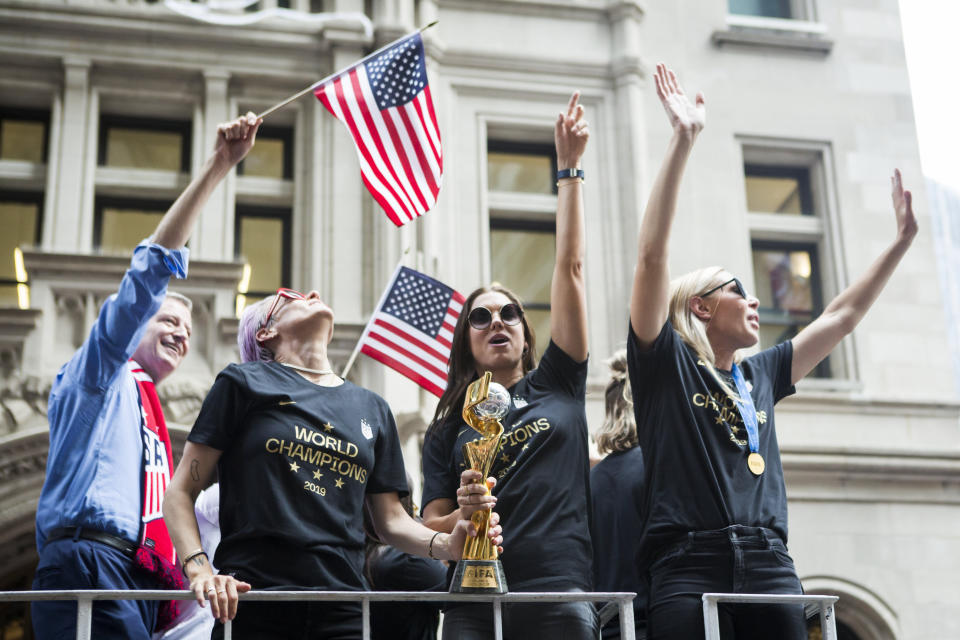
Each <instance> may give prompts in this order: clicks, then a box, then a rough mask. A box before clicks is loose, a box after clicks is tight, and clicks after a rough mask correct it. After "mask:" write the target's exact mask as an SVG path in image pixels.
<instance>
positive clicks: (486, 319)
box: [467, 302, 523, 330]
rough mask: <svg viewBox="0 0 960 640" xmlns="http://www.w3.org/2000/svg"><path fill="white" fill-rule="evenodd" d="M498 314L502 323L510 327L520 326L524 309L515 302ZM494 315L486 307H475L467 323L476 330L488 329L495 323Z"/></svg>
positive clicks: (504, 306)
mask: <svg viewBox="0 0 960 640" xmlns="http://www.w3.org/2000/svg"><path fill="white" fill-rule="evenodd" d="M497 313H498V314H499V316H500V321H501V322H503V324H505V325H507V326H508V327H512V326H514V325H517V324H520V320H521V319H522V318H523V309H521V308H520V305H518V304H515V303H513V302H510V303H507V304H505V305H503V306H502V307H500V311H499V312H497ZM493 314H494V312H493V311H490V309H487V308H486V307H474V308H473V309H471V310H470V314H469V315H468V316H467V322H469V323H470V326H471V327H473V328H474V329H478V330H482V329H486V328H487V327H489V326H490V323H491V322H493Z"/></svg>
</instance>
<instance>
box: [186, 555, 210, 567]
mask: <svg viewBox="0 0 960 640" xmlns="http://www.w3.org/2000/svg"><path fill="white" fill-rule="evenodd" d="M206 561H207V556H206V555H204V554H202V553H198V554H197V555H195V556H193V557H192V558H190V562H192V563H193V564H195V565H197V566H198V567H202V566H203V563H204V562H206Z"/></svg>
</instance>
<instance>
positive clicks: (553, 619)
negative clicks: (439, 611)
mask: <svg viewBox="0 0 960 640" xmlns="http://www.w3.org/2000/svg"><path fill="white" fill-rule="evenodd" d="M545 591H550V589H545ZM599 635H600V624H599V621H598V620H597V612H596V610H595V609H594V607H593V603H591V602H544V603H530V604H527V603H523V604H508V605H504V606H503V638H504V640H539V639H541V638H542V639H543V640H548V639H549V640H596V639H597V638H598V637H599ZM443 637H444V640H446V639H447V638H455V639H456V640H492V638H493V637H494V636H493V605H492V604H488V603H483V604H464V605H456V606H454V607H451V608H449V609H447V610H446V611H445V612H444V614H443Z"/></svg>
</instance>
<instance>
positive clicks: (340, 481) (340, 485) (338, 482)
mask: <svg viewBox="0 0 960 640" xmlns="http://www.w3.org/2000/svg"><path fill="white" fill-rule="evenodd" d="M333 484H335V485H337V489H343V478H337V479H336V480H334V481H333Z"/></svg>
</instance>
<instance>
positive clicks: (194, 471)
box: [190, 459, 200, 482]
mask: <svg viewBox="0 0 960 640" xmlns="http://www.w3.org/2000/svg"><path fill="white" fill-rule="evenodd" d="M190 477H191V478H193V481H194V482H200V462H199V461H198V460H197V459H193V460H191V461H190Z"/></svg>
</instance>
